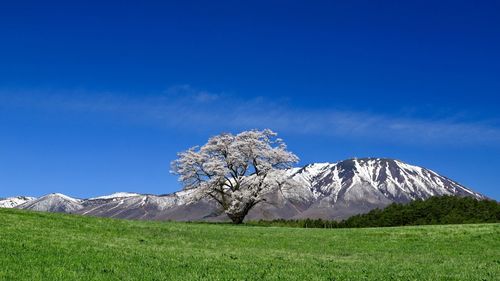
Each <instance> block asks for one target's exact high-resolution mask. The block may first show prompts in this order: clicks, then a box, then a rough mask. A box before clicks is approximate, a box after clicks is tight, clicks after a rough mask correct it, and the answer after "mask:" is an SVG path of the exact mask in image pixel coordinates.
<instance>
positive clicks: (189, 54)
mask: <svg viewBox="0 0 500 281" xmlns="http://www.w3.org/2000/svg"><path fill="white" fill-rule="evenodd" d="M11 2H13V3H2V7H1V9H0V36H1V37H0V38H1V44H0V197H6V196H14V195H20V194H22V195H33V196H40V195H43V194H46V193H50V192H62V193H65V194H68V195H71V196H76V197H92V196H96V195H102V194H107V193H112V192H116V191H135V192H143V193H156V194H163V193H169V192H173V191H176V190H178V189H179V188H180V185H179V184H178V183H177V181H176V177H175V176H173V175H170V174H169V163H170V161H172V160H174V159H175V157H176V153H177V152H179V151H181V150H184V149H187V148H189V147H190V146H193V145H197V144H203V143H204V141H206V139H207V138H208V137H209V136H211V135H214V134H217V133H220V132H223V131H230V132H238V131H241V130H245V129H250V128H271V129H273V130H275V131H277V132H278V133H279V134H280V136H281V137H282V138H283V139H284V140H285V141H286V142H287V143H288V145H289V148H290V150H292V151H293V152H295V153H296V154H297V155H298V156H299V157H300V158H301V163H300V164H301V165H302V164H306V163H311V162H335V161H338V160H342V159H345V158H351V157H368V156H372V157H390V158H397V159H400V160H403V161H405V162H408V163H410V164H416V165H421V166H424V167H427V168H430V169H433V170H435V171H437V172H439V173H442V174H443V175H445V176H448V177H450V178H452V179H454V180H457V181H458V182H460V183H462V184H464V185H466V186H469V187H471V188H473V189H475V190H476V191H479V192H481V193H484V194H485V195H487V196H490V197H492V198H495V199H497V200H498V199H500V188H499V184H498V174H499V172H500V161H499V159H500V111H499V110H498V108H499V105H500V79H499V77H500V51H499V50H500V18H499V17H498V14H499V13H500V3H499V2H498V1H439V3H436V1H413V3H409V2H410V1H324V2H323V1H317V2H316V1H315V2H314V3H312V2H311V1H262V2H260V1H252V2H251V3H247V4H242V3H237V2H238V1H225V2H219V1H200V2H191V1H189V3H188V1H179V2H168V3H159V2H148V1H140V2H139V1H137V2H136V3H131V2H127V3H122V2H124V1H120V2H116V3H113V2H110V1H106V2H107V3H106V4H103V3H101V2H102V1H96V2H94V3H92V1H85V2H78V1H71V3H69V2H67V1H65V2H62V1H61V2H57V1H46V2H43V3H41V2H40V1H34V2H27V1H15V3H14V1H11ZM402 2H405V3H402Z"/></svg>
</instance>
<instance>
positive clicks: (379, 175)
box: [0, 158, 486, 221]
mask: <svg viewBox="0 0 500 281" xmlns="http://www.w3.org/2000/svg"><path fill="white" fill-rule="evenodd" d="M287 175H288V176H289V178H290V179H291V180H290V183H289V184H287V185H286V186H284V187H283V188H282V189H280V190H277V191H275V192H273V193H270V194H268V195H267V198H266V199H267V203H265V204H259V205H257V206H256V207H254V209H252V210H251V211H250V213H249V214H248V219H252V220H253V219H269V220H272V219H302V218H322V219H330V220H339V219H345V218H347V217H349V216H352V215H356V214H362V213H366V212H369V211H370V210H373V209H375V208H381V207H385V206H387V205H389V204H391V203H407V202H411V201H413V200H417V199H427V198H429V197H432V196H440V195H455V196H469V197H474V198H476V199H486V197H485V196H484V195H481V194H479V193H477V192H474V191H473V190H471V189H469V188H467V187H465V186H463V185H461V184H459V183H458V182H455V181H453V180H451V179H449V178H447V177H445V176H442V175H439V174H438V173H436V172H434V171H432V170H429V169H426V168H423V167H419V166H415V165H410V164H407V163H405V162H402V161H400V160H396V159H390V158H351V159H346V160H342V161H338V162H334V163H328V162H326V163H311V164H307V165H305V166H303V167H297V168H291V169H289V170H287ZM194 194H195V191H193V190H181V191H178V192H175V193H171V194H166V195H152V194H139V193H130V192H119V193H115V194H111V195H105V196H99V197H94V198H90V199H77V198H71V197H68V196H66V195H63V194H57V193H54V194H48V195H45V196H42V197H40V198H38V199H34V200H31V201H28V202H24V203H22V204H19V205H17V206H14V207H16V208H19V209H30V210H39V211H52V212H67V213H78V214H84V215H93V216H103V217H117V218H128V219H152V220H216V221H220V220H226V216H225V214H224V213H223V212H222V210H220V209H219V208H218V206H217V204H216V203H215V202H213V201H211V200H209V199H199V198H197V196H195V195H194ZM0 203H1V201H0Z"/></svg>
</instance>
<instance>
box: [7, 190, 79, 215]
mask: <svg viewBox="0 0 500 281" xmlns="http://www.w3.org/2000/svg"><path fill="white" fill-rule="evenodd" d="M82 203H83V200H81V199H76V198H72V197H69V196H66V195H64V194H61V193H52V194H48V195H45V196H43V197H40V198H38V199H35V200H32V201H28V202H26V203H24V204H22V205H19V206H16V208H19V209H26V210H33V211H44V212H59V213H75V212H76V211H78V210H80V209H82V208H83V206H82Z"/></svg>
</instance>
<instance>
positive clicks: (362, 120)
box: [0, 85, 500, 145]
mask: <svg viewBox="0 0 500 281" xmlns="http://www.w3.org/2000/svg"><path fill="white" fill-rule="evenodd" d="M11 107H28V108H37V109H40V110H49V111H71V112H90V113H99V114H111V115H113V116H115V117H118V118H122V119H124V120H128V121H132V122H145V123H147V124H152V125H155V126H166V127H173V128H177V129H183V130H197V131H200V130H201V131H208V132H214V131H215V132H218V131H237V130H243V129H250V128H271V129H273V130H276V131H278V132H282V133H287V134H301V135H312V136H331V137H337V138H345V139H356V138H368V139H373V140H379V141H386V142H391V143H393V142H397V143H405V144H421V143H424V144H434V145H449V144H454V145H457V144H459V145H474V144H488V145H498V144H500V128H499V127H498V126H495V125H493V124H492V123H491V122H487V121H481V122H466V121H460V120H454V119H432V120H429V119H419V118H399V117H394V116H388V115H383V114H374V113H366V112H355V111H339V110H334V109H332V110H322V111H314V110H311V109H304V108H293V107H291V106H288V105H283V104H279V103H276V102H273V101H270V100H267V99H265V98H256V99H254V100H249V101H247V100H238V99H232V98H231V96H227V95H224V94H218V93H210V92H208V91H202V90H197V89H195V88H193V87H191V86H189V85H180V86H175V87H172V88H169V89H168V90H167V91H166V92H165V93H164V94H163V95H149V96H146V97H144V96H142V97H134V96H129V95H121V94H113V93H100V94H96V93H86V92H84V91H71V92H61V91H57V92H47V91H45V92H29V91H17V92H16V91H6V90H3V91H0V110H1V109H2V108H11Z"/></svg>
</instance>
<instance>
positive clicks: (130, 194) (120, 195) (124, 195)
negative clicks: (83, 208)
mask: <svg viewBox="0 0 500 281" xmlns="http://www.w3.org/2000/svg"><path fill="white" fill-rule="evenodd" d="M140 195H141V194H139V193H133V192H116V193H113V194H110V195H104V196H99V197H94V198H90V199H88V200H109V199H119V198H128V197H134V196H140Z"/></svg>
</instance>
